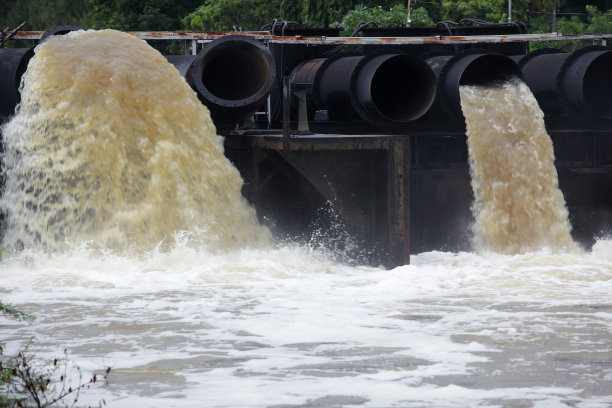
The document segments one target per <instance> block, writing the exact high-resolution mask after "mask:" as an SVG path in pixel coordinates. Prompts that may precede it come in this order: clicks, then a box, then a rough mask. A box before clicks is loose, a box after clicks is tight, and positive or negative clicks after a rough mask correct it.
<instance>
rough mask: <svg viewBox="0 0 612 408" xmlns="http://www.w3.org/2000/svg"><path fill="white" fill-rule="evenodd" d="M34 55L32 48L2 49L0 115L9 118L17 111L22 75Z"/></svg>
mask: <svg viewBox="0 0 612 408" xmlns="http://www.w3.org/2000/svg"><path fill="white" fill-rule="evenodd" d="M33 56H34V51H33V50H32V49H31V48H4V49H0V117H2V118H7V117H8V116H10V115H12V114H13V113H15V107H16V106H17V104H18V103H19V101H20V100H21V94H20V93H19V84H20V83H21V77H22V75H23V74H24V72H25V71H26V68H27V67H28V62H29V61H30V58H32V57H33Z"/></svg>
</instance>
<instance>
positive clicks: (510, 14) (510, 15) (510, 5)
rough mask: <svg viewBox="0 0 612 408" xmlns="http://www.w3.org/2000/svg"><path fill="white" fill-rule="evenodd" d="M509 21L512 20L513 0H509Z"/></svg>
mask: <svg viewBox="0 0 612 408" xmlns="http://www.w3.org/2000/svg"><path fill="white" fill-rule="evenodd" d="M508 22H509V23H511V22H512V0H508Z"/></svg>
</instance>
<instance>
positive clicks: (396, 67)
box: [355, 54, 436, 125]
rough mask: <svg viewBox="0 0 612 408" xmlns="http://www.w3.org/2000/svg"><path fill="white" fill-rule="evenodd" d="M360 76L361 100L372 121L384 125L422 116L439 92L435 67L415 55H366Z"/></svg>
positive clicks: (358, 90)
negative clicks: (432, 68)
mask: <svg viewBox="0 0 612 408" xmlns="http://www.w3.org/2000/svg"><path fill="white" fill-rule="evenodd" d="M357 78H358V79H357V81H356V84H355V86H356V93H357V95H358V96H359V97H358V101H357V103H358V104H359V105H360V106H362V107H363V108H364V110H365V111H366V112H367V114H366V115H367V116H366V119H367V120H368V121H370V122H375V123H378V124H381V125H384V124H388V122H409V121H413V120H415V119H418V118H420V117H421V116H423V115H424V114H425V113H426V112H427V111H428V110H429V108H430V107H431V105H432V104H433V102H434V99H435V96H436V78H435V75H434V73H433V71H432V70H431V68H429V66H428V65H427V64H426V63H425V62H424V61H423V60H421V59H420V58H417V57H414V56H411V55H403V54H396V55H382V56H377V57H373V58H371V59H369V60H368V59H365V60H364V61H363V65H362V68H361V69H360V70H359V72H358V75H357Z"/></svg>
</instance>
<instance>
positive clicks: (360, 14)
mask: <svg viewBox="0 0 612 408" xmlns="http://www.w3.org/2000/svg"><path fill="white" fill-rule="evenodd" d="M411 20H412V22H411V26H413V27H426V26H430V25H432V24H434V21H433V20H432V19H431V18H430V17H429V14H428V13H427V10H425V9H424V8H423V7H419V8H416V9H414V10H412V15H411ZM370 21H371V22H374V23H376V24H377V25H378V26H379V27H403V26H405V25H406V7H405V6H404V5H402V4H398V5H396V6H393V7H391V8H390V9H383V8H382V7H380V6H376V7H367V6H365V5H363V4H360V5H358V6H355V8H353V9H352V10H349V11H348V12H347V13H346V14H345V15H344V17H343V18H342V20H341V21H339V22H336V23H334V24H332V26H337V27H343V28H344V29H345V31H344V33H345V34H348V33H350V32H351V31H352V29H353V28H355V27H356V26H357V25H358V24H359V23H360V22H370Z"/></svg>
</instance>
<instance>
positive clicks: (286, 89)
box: [283, 76, 291, 152]
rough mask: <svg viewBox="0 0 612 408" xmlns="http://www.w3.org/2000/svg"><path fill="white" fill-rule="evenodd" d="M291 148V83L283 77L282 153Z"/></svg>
mask: <svg viewBox="0 0 612 408" xmlns="http://www.w3.org/2000/svg"><path fill="white" fill-rule="evenodd" d="M290 146H291V81H290V79H289V77H288V76H285V77H283V151H285V152H288V151H289V150H290Z"/></svg>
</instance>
